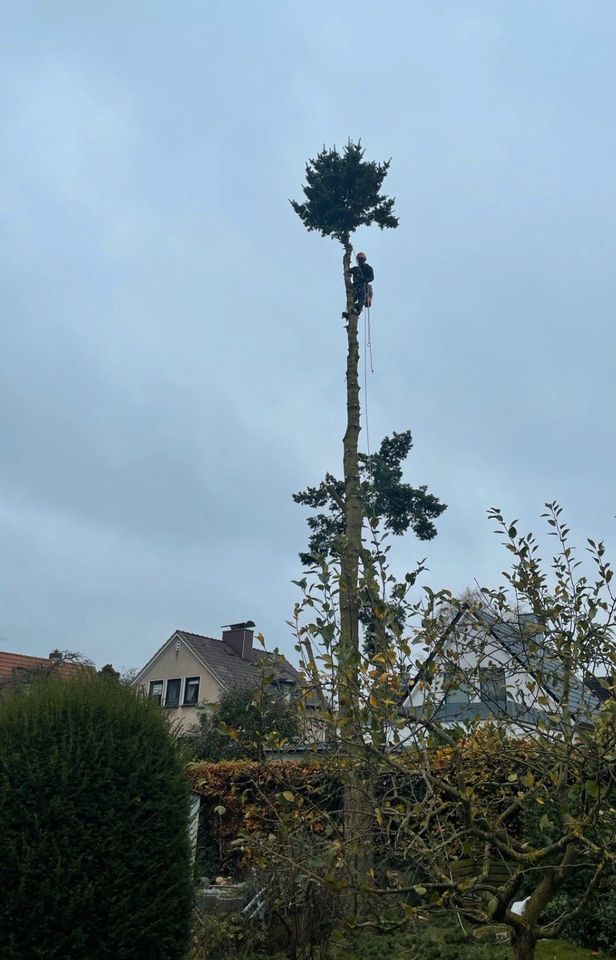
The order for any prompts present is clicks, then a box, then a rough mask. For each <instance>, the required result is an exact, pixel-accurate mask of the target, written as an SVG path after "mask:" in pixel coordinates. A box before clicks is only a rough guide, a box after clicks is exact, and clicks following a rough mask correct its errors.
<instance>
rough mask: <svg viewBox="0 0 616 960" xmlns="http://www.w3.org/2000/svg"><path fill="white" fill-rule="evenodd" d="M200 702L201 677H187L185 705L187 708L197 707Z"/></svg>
mask: <svg viewBox="0 0 616 960" xmlns="http://www.w3.org/2000/svg"><path fill="white" fill-rule="evenodd" d="M198 702H199V677H187V678H186V686H185V687H184V703H185V704H186V706H187V707H191V706H192V707H196V706H197V703H198Z"/></svg>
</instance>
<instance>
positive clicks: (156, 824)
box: [0, 675, 192, 960]
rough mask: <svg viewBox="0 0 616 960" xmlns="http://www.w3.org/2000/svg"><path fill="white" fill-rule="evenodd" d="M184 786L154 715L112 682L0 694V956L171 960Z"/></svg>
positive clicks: (181, 881)
mask: <svg viewBox="0 0 616 960" xmlns="http://www.w3.org/2000/svg"><path fill="white" fill-rule="evenodd" d="M189 797H190V794H189V789H188V785H187V783H186V779H185V776H184V771H183V764H182V761H181V758H180V755H179V753H178V750H177V748H176V746H175V744H174V742H173V740H172V738H171V737H170V735H169V733H168V730H167V727H166V723H165V719H164V716H163V715H162V713H161V711H160V710H159V709H158V708H157V707H156V706H155V705H154V704H153V703H152V702H151V701H149V700H147V699H145V698H143V697H139V696H137V695H136V694H135V693H134V692H133V691H132V690H130V689H128V688H126V687H124V686H122V685H121V684H119V683H118V682H117V681H115V680H113V679H108V678H105V677H97V676H96V675H94V676H90V675H86V676H83V677H80V678H77V679H70V680H58V679H51V680H45V681H42V682H39V683H35V684H34V685H32V686H31V687H30V688H29V689H25V690H23V691H21V692H18V693H17V694H15V695H14V696H10V697H7V698H5V699H3V700H0V956H1V957H2V958H3V960H35V958H41V960H42V958H44V960H103V958H105V960H133V958H134V960H180V958H182V957H184V956H185V954H186V951H187V946H188V940H189V927H190V912H191V903H192V879H191V866H190V847H189V841H188V830H187V825H188V817H189V804H190V799H189Z"/></svg>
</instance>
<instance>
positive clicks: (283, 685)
mask: <svg viewBox="0 0 616 960" xmlns="http://www.w3.org/2000/svg"><path fill="white" fill-rule="evenodd" d="M273 686H274V687H275V688H276V689H277V690H278V693H279V694H280V696H281V697H282V699H283V700H286V701H287V703H291V699H292V697H293V691H294V690H295V686H296V684H295V681H294V680H282V679H278V680H274V683H273Z"/></svg>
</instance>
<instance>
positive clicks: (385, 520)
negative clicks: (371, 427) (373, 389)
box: [293, 430, 447, 566]
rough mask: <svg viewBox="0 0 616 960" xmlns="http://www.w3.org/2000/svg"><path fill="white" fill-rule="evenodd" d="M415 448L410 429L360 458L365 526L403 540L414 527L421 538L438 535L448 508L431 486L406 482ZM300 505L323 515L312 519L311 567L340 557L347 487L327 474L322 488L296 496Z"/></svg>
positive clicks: (307, 559)
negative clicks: (405, 465) (407, 466)
mask: <svg viewBox="0 0 616 960" xmlns="http://www.w3.org/2000/svg"><path fill="white" fill-rule="evenodd" d="M412 446H413V440H412V436H411V431H410V430H405V431H403V432H402V433H395V432H394V433H393V434H392V436H391V437H385V438H384V440H382V442H381V446H380V448H379V450H378V452H376V453H373V454H365V453H360V454H359V457H358V459H359V470H360V482H361V498H362V504H363V508H364V518H365V523H366V524H368V526H369V527H372V528H374V525H375V524H379V525H380V526H381V528H382V529H383V530H385V531H388V532H391V533H393V534H395V535H397V536H400V535H401V534H404V533H406V531H407V530H408V529H409V527H410V528H411V529H412V530H413V532H414V533H415V535H416V537H417V538H418V539H419V540H432V538H433V537H435V536H436V527H435V525H434V520H436V519H437V518H438V517H440V515H441V514H442V513H443V512H444V511H445V510H446V509H447V507H446V504H444V503H441V501H440V500H439V499H438V498H437V497H435V496H434V494H431V493H429V492H428V488H427V486H425V485H422V486H419V487H412V486H411V485H410V484H409V483H406V482H404V481H403V479H402V465H403V462H404V461H405V460H406V458H407V457H408V455H409V453H410V451H411V449H412ZM293 499H294V500H295V502H296V503H299V504H301V505H302V506H307V507H310V508H311V509H313V510H319V511H320V512H319V513H317V514H315V515H313V516H310V517H308V520H307V523H308V527H309V529H310V531H311V532H310V538H309V541H308V548H309V552H304V553H300V559H301V561H302V563H303V564H304V565H305V566H311V565H313V564H314V563H315V562H318V560H319V559H326V560H330V559H331V558H332V557H339V556H340V542H341V538H342V536H343V534H344V528H345V520H344V499H345V485H344V482H343V481H342V480H337V479H336V478H335V477H334V476H332V474H329V473H328V474H327V475H326V477H325V479H324V480H323V481H322V482H321V483H320V484H319V486H318V487H307V488H306V489H305V490H302V491H300V492H299V493H296V494H294V495H293Z"/></svg>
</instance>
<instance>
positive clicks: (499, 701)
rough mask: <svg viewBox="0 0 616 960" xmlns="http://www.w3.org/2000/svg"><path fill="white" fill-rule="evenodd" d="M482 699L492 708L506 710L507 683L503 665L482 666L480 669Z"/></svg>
mask: <svg viewBox="0 0 616 960" xmlns="http://www.w3.org/2000/svg"><path fill="white" fill-rule="evenodd" d="M479 684H480V687H481V699H482V700H483V702H484V703H485V704H487V705H488V706H489V707H490V709H491V710H493V711H495V712H496V711H498V710H504V709H505V707H506V705H507V684H506V682H505V671H504V669H503V668H502V667H482V668H481V669H480V670H479Z"/></svg>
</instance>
